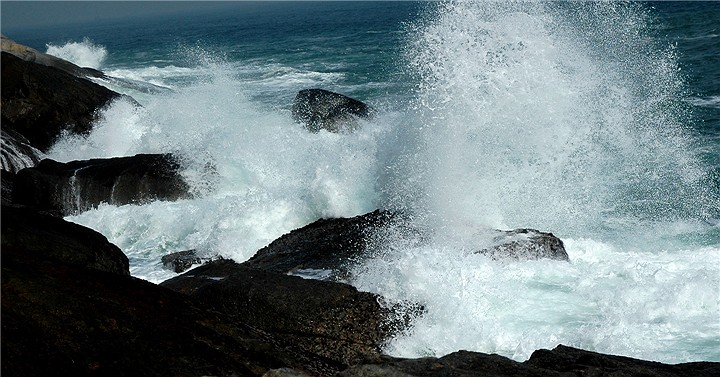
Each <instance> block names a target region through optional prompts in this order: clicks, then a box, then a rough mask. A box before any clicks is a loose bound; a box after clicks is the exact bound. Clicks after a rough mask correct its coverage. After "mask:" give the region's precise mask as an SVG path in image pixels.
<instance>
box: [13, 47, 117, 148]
mask: <svg viewBox="0 0 720 377" xmlns="http://www.w3.org/2000/svg"><path fill="white" fill-rule="evenodd" d="M1 90H2V116H1V118H2V127H3V129H6V130H13V131H15V132H17V133H18V134H20V135H22V136H24V137H25V138H26V139H27V140H28V141H29V143H30V145H31V146H33V147H35V148H37V149H39V150H40V151H42V152H47V150H48V149H49V148H50V146H51V145H52V144H53V142H54V141H55V140H56V139H57V138H58V137H59V136H60V135H62V133H63V132H70V133H75V134H85V133H87V132H89V131H90V130H91V128H92V124H93V122H94V121H95V120H96V119H97V110H98V109H101V108H102V107H104V106H106V105H107V104H109V103H110V101H112V100H113V99H116V98H119V97H120V94H118V93H116V92H113V91H112V90H110V89H107V88H105V87H103V86H100V85H97V84H95V83H92V82H90V81H88V80H86V79H83V78H79V77H76V76H74V75H72V74H70V73H67V72H65V71H63V70H60V69H58V68H55V67H48V66H45V65H41V64H36V63H33V62H29V61H25V60H22V59H20V58H18V57H16V56H15V55H12V54H10V53H7V52H5V51H3V52H2V88H1Z"/></svg>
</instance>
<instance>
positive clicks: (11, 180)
mask: <svg viewBox="0 0 720 377" xmlns="http://www.w3.org/2000/svg"><path fill="white" fill-rule="evenodd" d="M0 181H2V185H1V186H2V205H11V204H12V190H13V187H14V186H15V173H13V172H9V171H7V170H5V169H2V170H0Z"/></svg>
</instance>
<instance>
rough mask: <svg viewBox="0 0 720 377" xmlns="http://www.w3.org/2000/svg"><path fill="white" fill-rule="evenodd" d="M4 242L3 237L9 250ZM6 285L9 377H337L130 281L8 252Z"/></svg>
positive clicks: (316, 362) (286, 347)
mask: <svg viewBox="0 0 720 377" xmlns="http://www.w3.org/2000/svg"><path fill="white" fill-rule="evenodd" d="M4 216H5V208H3V217H4ZM55 220H57V219H55ZM5 224H6V222H5V219H4V218H3V226H4V225H5ZM6 235H7V233H6V229H3V235H2V238H3V242H5V237H6ZM0 278H2V301H0V304H1V305H2V364H1V366H0V367H1V373H2V375H3V376H88V375H100V376H128V377H130V376H133V377H134V376H208V375H212V376H261V375H263V374H264V373H265V372H267V371H268V370H271V369H276V368H292V369H297V370H302V371H304V372H306V373H308V374H311V375H314V376H330V375H332V374H333V373H334V372H336V371H337V368H336V367H334V366H331V365H329V364H328V363H326V362H325V361H324V360H322V359H321V358H319V357H317V356H315V355H312V354H308V353H303V352H302V351H301V350H299V349H297V348H295V347H294V346H293V345H292V344H286V343H282V342H281V341H279V340H278V339H276V338H274V337H273V336H271V335H269V334H267V333H265V332H262V331H260V330H257V329H255V328H253V327H250V326H247V325H245V324H243V323H241V322H239V321H236V320H235V319H234V318H233V317H232V316H228V315H225V314H221V313H218V312H216V311H212V310H205V309H202V308H201V307H199V306H198V305H196V304H195V303H194V302H193V300H192V299H191V298H190V297H188V296H186V295H182V294H179V293H175V292H173V291H171V290H168V289H166V288H163V287H159V286H157V285H155V284H152V283H149V282H146V281H143V280H140V279H135V278H132V277H130V276H123V275H118V274H115V273H110V272H106V271H99V270H97V269H88V268H83V267H82V266H80V265H77V264H75V263H65V262H62V261H58V260H55V259H48V258H47V255H46V254H44V253H37V252H34V251H29V250H23V249H22V248H21V247H17V248H15V247H13V248H6V246H5V245H4V244H3V247H2V273H1V274H0Z"/></svg>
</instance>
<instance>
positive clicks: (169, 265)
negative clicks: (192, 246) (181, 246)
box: [160, 250, 220, 273]
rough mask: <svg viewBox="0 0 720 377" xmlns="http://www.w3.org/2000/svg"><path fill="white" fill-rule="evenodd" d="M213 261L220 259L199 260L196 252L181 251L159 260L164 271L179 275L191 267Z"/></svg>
mask: <svg viewBox="0 0 720 377" xmlns="http://www.w3.org/2000/svg"><path fill="white" fill-rule="evenodd" d="M213 259H220V258H219V257H214V258H201V257H200V256H199V255H198V252H197V251H196V250H183V251H178V252H175V253H170V254H167V255H163V257H162V258H160V261H161V262H162V264H163V268H165V269H166V270H171V271H174V272H177V273H181V272H185V271H187V270H188V269H190V267H192V266H193V265H196V264H202V263H204V262H209V261H211V260H213Z"/></svg>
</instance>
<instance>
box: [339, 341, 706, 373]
mask: <svg viewBox="0 0 720 377" xmlns="http://www.w3.org/2000/svg"><path fill="white" fill-rule="evenodd" d="M719 373H720V363H707V362H698V363H683V364H677V365H669V364H661V363H656V362H649V361H644V360H638V359H632V358H629V357H621V356H612V355H604V354H600V353H596V352H590V351H585V350H581V349H577V348H572V347H567V346H563V345H560V346H557V347H556V348H555V349H553V350H538V351H535V352H534V353H533V355H532V356H531V357H530V359H529V360H528V361H525V362H523V363H519V362H516V361H513V360H511V359H508V358H506V357H503V356H499V355H488V354H484V353H479V352H468V351H458V352H454V353H451V354H449V355H446V356H443V357H440V358H435V357H427V358H421V359H392V358H387V359H386V360H385V361H383V362H381V363H376V364H365V365H358V366H355V367H352V368H349V369H347V370H345V371H343V372H341V373H339V374H338V375H337V376H338V377H410V376H415V377H440V376H443V377H484V376H494V377H516V376H523V377H545V376H558V377H574V376H577V377H580V376H646V377H671V376H673V377H682V376H686V377H691V376H693V377H703V376H708V377H709V376H717V375H719Z"/></svg>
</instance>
